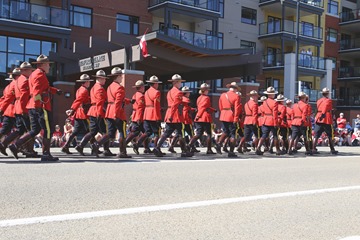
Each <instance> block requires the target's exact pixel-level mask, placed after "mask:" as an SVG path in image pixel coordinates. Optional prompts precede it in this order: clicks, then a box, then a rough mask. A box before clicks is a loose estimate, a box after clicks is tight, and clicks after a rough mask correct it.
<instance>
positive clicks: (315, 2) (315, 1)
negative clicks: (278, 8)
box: [260, 0, 324, 8]
mask: <svg viewBox="0 0 360 240" xmlns="http://www.w3.org/2000/svg"><path fill="white" fill-rule="evenodd" d="M299 1H300V2H301V3H304V4H308V5H311V6H316V7H321V8H323V7H324V1H323V0H299ZM266 2H276V1H274V0H260V3H266ZM284 2H295V3H296V2H297V0H284Z"/></svg>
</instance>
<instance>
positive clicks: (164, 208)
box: [0, 185, 360, 227]
mask: <svg viewBox="0 0 360 240" xmlns="http://www.w3.org/2000/svg"><path fill="white" fill-rule="evenodd" d="M354 190H360V185H359V186H348V187H338V188H324V189H315V190H306V191H297V192H284V193H272V194H264V195H255V196H247V197H238V198H223V199H216V200H206V201H198V202H185V203H175V204H165V205H155V206H146V207H136V208H123V209H114V210H105V211H95V212H83V213H72V214H64V215H53V216H42V217H31V218H20V219H9V220H1V221H0V227H11V226H18V225H29V224H37V223H47V222H61V221H69V220H80V219H88V218H98V217H107V216H118V215H127V214H137V213H144V212H156V211H169V210H176V209H185V208H197V207H206V206H213V205H223V204H229V203H240V202H250V201H258V200H268V199H276V198H284V197H296V196H306V195H314V194H321V193H332V192H344V191H354Z"/></svg>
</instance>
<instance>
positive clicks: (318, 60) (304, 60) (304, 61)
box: [298, 53, 326, 70]
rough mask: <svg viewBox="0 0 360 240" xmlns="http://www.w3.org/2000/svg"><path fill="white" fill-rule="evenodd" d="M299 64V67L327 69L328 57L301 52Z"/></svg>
mask: <svg viewBox="0 0 360 240" xmlns="http://www.w3.org/2000/svg"><path fill="white" fill-rule="evenodd" d="M298 65H299V67H305V68H313V69H320V70H325V68H326V59H325V58H322V57H316V56H312V55H309V54H303V53H300V54H299V61H298Z"/></svg>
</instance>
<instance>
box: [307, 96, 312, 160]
mask: <svg viewBox="0 0 360 240" xmlns="http://www.w3.org/2000/svg"><path fill="white" fill-rule="evenodd" d="M305 103H306V106H307V108H308V115H307V117H306V123H305V127H306V133H307V134H306V136H307V140H308V149H309V150H308V151H309V155H312V145H313V141H312V128H311V126H312V124H311V119H310V116H311V115H312V108H311V105H310V103H309V95H307V94H306V98H305Z"/></svg>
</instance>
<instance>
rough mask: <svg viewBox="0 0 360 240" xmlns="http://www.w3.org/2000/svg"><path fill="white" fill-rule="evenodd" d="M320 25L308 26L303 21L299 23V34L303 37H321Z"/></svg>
mask: <svg viewBox="0 0 360 240" xmlns="http://www.w3.org/2000/svg"><path fill="white" fill-rule="evenodd" d="M322 33H323V29H322V27H314V26H309V25H307V24H305V23H302V24H300V29H299V34H300V35H301V36H304V37H311V38H317V39H323V34H322Z"/></svg>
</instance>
